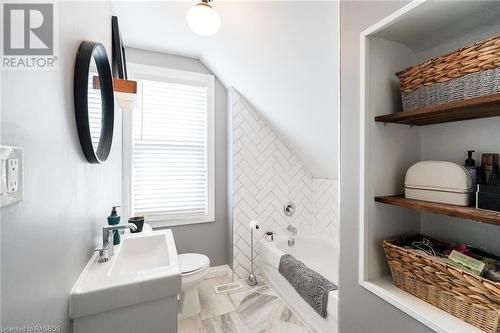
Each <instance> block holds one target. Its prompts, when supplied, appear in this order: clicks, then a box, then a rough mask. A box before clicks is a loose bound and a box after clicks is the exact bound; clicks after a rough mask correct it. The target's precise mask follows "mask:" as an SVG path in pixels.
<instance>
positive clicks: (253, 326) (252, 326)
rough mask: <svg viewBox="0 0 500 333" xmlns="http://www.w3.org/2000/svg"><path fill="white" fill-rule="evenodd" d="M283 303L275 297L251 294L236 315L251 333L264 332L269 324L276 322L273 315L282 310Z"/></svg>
mask: <svg viewBox="0 0 500 333" xmlns="http://www.w3.org/2000/svg"><path fill="white" fill-rule="evenodd" d="M283 306H284V305H283V303H282V302H281V301H280V300H279V299H278V297H276V296H271V295H266V294H259V293H252V294H250V295H248V296H247V297H246V298H245V299H244V300H243V301H242V302H241V304H240V306H239V308H238V310H237V311H238V314H239V315H240V316H241V319H243V322H244V323H245V325H246V326H247V327H248V329H249V330H250V332H251V333H259V332H265V331H266V329H268V328H269V326H270V324H271V322H272V321H273V319H274V320H276V319H277V318H274V317H275V316H273V313H274V312H275V311H276V308H279V309H282V308H283Z"/></svg>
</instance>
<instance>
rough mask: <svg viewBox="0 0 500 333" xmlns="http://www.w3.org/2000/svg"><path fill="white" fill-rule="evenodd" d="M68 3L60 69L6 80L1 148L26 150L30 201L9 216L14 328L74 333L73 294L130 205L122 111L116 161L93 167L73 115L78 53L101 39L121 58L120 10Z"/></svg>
mask: <svg viewBox="0 0 500 333" xmlns="http://www.w3.org/2000/svg"><path fill="white" fill-rule="evenodd" d="M58 4H59V9H60V11H59V21H60V26H59V38H60V40H59V45H60V54H59V69H57V70H55V71H5V72H3V73H2V84H1V85H2V100H1V117H2V118H1V142H2V144H7V145H17V146H21V147H24V148H25V151H24V153H25V155H24V157H25V160H24V163H25V164H24V173H25V174H24V177H25V178H24V179H25V183H24V184H25V185H24V190H25V193H24V201H23V202H21V203H19V204H15V205H12V206H8V207H5V208H2V209H1V225H2V234H1V247H2V249H1V254H2V272H1V279H2V281H1V290H2V292H1V294H2V299H1V303H2V324H3V325H4V326H29V325H61V326H62V329H63V331H64V332H70V323H69V318H68V299H69V291H70V289H71V287H72V286H73V284H74V282H75V281H76V279H77V277H78V275H79V274H80V272H81V270H82V269H83V267H84V265H85V264H86V263H87V261H88V259H89V258H90V256H91V254H92V252H93V249H94V248H96V247H97V246H98V245H99V243H100V236H101V232H100V228H101V226H103V225H105V224H106V223H107V221H106V217H107V215H109V213H110V210H111V206H113V205H117V204H120V202H121V140H120V139H121V111H120V110H118V109H117V110H116V112H115V117H116V118H115V121H116V123H115V135H114V142H113V147H112V150H111V154H110V156H109V160H108V161H107V162H106V163H105V164H103V165H91V164H89V163H87V161H86V160H85V157H84V156H83V153H82V151H81V148H80V144H79V141H78V135H77V130H76V124H75V116H74V109H73V70H74V63H75V52H76V50H77V48H78V46H79V44H80V42H81V41H82V40H91V41H97V42H101V43H103V44H104V45H105V47H106V49H107V51H108V56H111V50H110V46H111V32H110V29H111V20H110V16H111V6H110V4H109V2H84V3H83V2H60V3H58Z"/></svg>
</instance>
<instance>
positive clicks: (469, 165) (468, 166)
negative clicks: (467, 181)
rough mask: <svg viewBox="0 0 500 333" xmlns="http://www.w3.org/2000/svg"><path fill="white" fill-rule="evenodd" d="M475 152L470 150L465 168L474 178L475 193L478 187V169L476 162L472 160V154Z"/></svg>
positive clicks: (473, 187)
mask: <svg viewBox="0 0 500 333" xmlns="http://www.w3.org/2000/svg"><path fill="white" fill-rule="evenodd" d="M473 152H474V150H468V151H467V154H468V155H469V156H468V158H467V159H466V160H465V164H464V166H465V168H466V169H467V171H468V172H469V174H470V176H471V178H472V189H473V191H474V192H476V187H477V176H478V174H477V167H476V161H475V160H474V159H473V158H472V153H473Z"/></svg>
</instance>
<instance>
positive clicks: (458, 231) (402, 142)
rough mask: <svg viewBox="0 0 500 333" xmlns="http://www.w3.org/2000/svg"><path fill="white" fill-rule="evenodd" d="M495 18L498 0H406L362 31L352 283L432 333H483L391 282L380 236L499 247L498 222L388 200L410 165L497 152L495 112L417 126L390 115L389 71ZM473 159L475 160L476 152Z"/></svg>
mask: <svg viewBox="0 0 500 333" xmlns="http://www.w3.org/2000/svg"><path fill="white" fill-rule="evenodd" d="M498 17H500V2H481V1H468V2H453V1H425V2H412V3H410V4H409V5H407V6H405V7H403V8H402V9H401V10H399V11H397V12H395V13H394V14H392V15H390V16H389V17H387V18H386V19H384V20H382V21H381V22H379V23H377V24H376V25H374V26H373V27H371V28H369V29H367V30H366V31H364V32H363V33H362V34H361V97H362V100H361V131H360V133H361V140H360V142H361V151H362V154H361V165H360V170H361V197H360V269H359V282H360V284H361V285H362V286H363V287H365V288H366V289H368V290H370V291H371V292H373V293H375V294H376V295H378V296H379V297H381V298H383V299H385V300H386V301H388V302H389V303H391V304H393V305H394V306H396V307H397V308H399V309H400V310H402V311H404V312H405V313H407V314H409V315H410V316H412V317H414V318H415V319H417V320H419V321H420V322H422V323H423V324H425V325H427V326H429V327H430V328H431V329H433V330H435V331H437V332H450V333H451V332H453V333H455V332H481V331H479V330H478V329H476V328H474V327H472V326H470V325H468V324H466V323H464V322H462V321H460V320H459V319H457V318H455V317H453V316H451V315H449V314H447V313H446V312H444V311H442V310H439V309H438V308H436V307H433V306H432V305H429V304H427V303H425V302H423V301H421V300H419V299H417V298H415V297H413V296H411V295H409V294H407V293H405V292H403V291H401V290H399V289H397V288H396V287H394V285H393V284H392V281H391V277H390V271H389V268H388V266H387V264H386V261H385V256H384V252H383V249H382V245H381V241H382V240H383V239H388V238H392V237H394V236H398V235H401V234H404V233H414V232H422V233H425V234H429V235H431V236H434V237H437V238H442V239H447V240H451V241H462V242H467V243H469V244H471V245H474V246H478V247H482V248H486V249H487V250H489V251H492V252H494V253H500V242H498V236H499V235H500V226H498V225H495V224H496V220H488V221H489V222H490V223H491V224H489V223H488V221H482V222H487V223H477V222H473V221H472V220H468V219H469V218H470V219H474V220H478V219H479V220H480V219H488V218H490V217H487V216H483V215H480V214H479V215H478V214H475V212H471V211H468V210H464V211H462V212H461V214H460V212H458V213H457V212H451V213H450V212H449V211H448V212H446V209H451V207H443V206H439V207H432V208H436V209H440V210H441V211H434V212H432V210H431V209H412V208H415V207H409V206H407V204H409V203H408V202H407V201H405V200H403V201H401V200H400V199H401V198H399V197H390V198H387V196H394V195H397V194H401V193H402V187H403V182H404V175H405V172H406V170H407V169H408V167H410V166H411V165H412V164H413V163H415V162H418V161H421V160H449V161H453V162H456V163H460V164H462V163H463V161H464V160H465V158H466V151H467V150H468V149H475V150H476V151H477V152H478V153H482V152H500V135H499V134H498V133H500V117H497V116H496V115H497V113H496V112H497V111H493V114H492V113H490V111H489V110H491V109H488V110H486V111H484V112H485V115H486V114H487V115H488V116H493V117H490V118H484V119H472V120H462V119H470V118H477V117H469V116H465V118H463V117H464V116H463V112H464V111H456V117H455V119H448V118H444V119H445V120H446V121H453V122H446V123H442V121H431V122H425V123H419V122H420V120H419V119H418V117H420V116H422V115H419V114H418V113H417V114H416V115H415V117H414V118H413V119H410V120H408V119H404V120H403V121H400V120H401V119H402V118H405V116H406V115H401V114H397V115H393V113H395V112H399V111H401V99H400V93H399V83H398V80H397V78H396V76H395V75H394V73H395V72H397V71H399V70H401V69H404V68H406V67H408V66H411V65H414V64H417V63H420V62H422V61H425V60H427V59H430V58H432V57H435V56H439V55H441V54H444V53H446V52H450V51H453V50H455V49H457V48H460V47H462V46H464V45H468V44H471V43H474V42H476V41H479V40H483V39H486V38H488V37H492V36H494V35H497V34H498V31H500V20H499V19H498ZM489 102H490V101H487V103H489ZM493 104H495V102H493ZM488 107H489V106H488ZM488 107H487V108H488ZM495 108H496V107H493V109H495ZM472 110H473V109H472ZM424 111H426V110H424ZM431 111H432V110H431ZM470 111H471V109H469V110H467V111H466V113H467V112H470ZM375 117H379V118H377V120H378V121H375ZM410 118H411V117H410ZM424 118H425V117H424ZM441 119H442V118H441ZM461 120H462V121H461ZM393 122H395V123H396V124H393ZM404 124H408V125H410V126H408V125H404ZM413 125H418V126H413ZM421 125H424V126H421ZM475 159H476V161H477V162H478V163H479V162H480V157H479V154H477V155H475ZM376 197H379V198H378V199H377V200H378V201H379V202H376V201H375V198H376ZM382 197H385V198H382ZM388 200H389V201H391V203H389V202H387V201H388ZM380 201H385V202H380ZM387 203H389V204H387ZM435 213H438V214H435ZM447 213H449V214H447ZM467 214H473V215H472V216H467ZM447 215H450V216H447Z"/></svg>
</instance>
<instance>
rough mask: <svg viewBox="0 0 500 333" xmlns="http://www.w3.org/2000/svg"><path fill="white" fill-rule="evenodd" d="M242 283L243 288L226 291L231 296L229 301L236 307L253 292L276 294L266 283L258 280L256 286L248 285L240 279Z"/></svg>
mask: <svg viewBox="0 0 500 333" xmlns="http://www.w3.org/2000/svg"><path fill="white" fill-rule="evenodd" d="M241 283H242V284H243V288H240V289H236V290H233V291H229V292H227V294H228V295H229V297H230V298H231V301H232V302H233V304H234V306H235V308H236V309H238V307H239V306H240V304H241V302H242V301H243V300H244V299H245V298H247V297H248V296H249V295H250V294H253V293H256V292H258V293H260V294H268V295H271V296H276V295H275V294H274V292H273V291H271V289H270V288H269V286H268V285H267V284H265V283H264V282H258V283H257V285H256V286H253V287H251V286H249V285H247V283H246V281H241Z"/></svg>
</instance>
